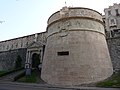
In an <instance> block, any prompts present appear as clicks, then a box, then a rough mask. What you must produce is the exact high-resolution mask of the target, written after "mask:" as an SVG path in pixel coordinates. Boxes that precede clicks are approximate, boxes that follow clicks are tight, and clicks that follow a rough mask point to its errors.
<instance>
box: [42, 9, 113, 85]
mask: <svg viewBox="0 0 120 90" xmlns="http://www.w3.org/2000/svg"><path fill="white" fill-rule="evenodd" d="M63 9H64V8H63ZM63 11H64V10H63ZM61 14H62V15H61ZM64 15H65V16H64ZM47 32H48V37H47V44H46V48H45V54H44V58H43V63H42V71H41V78H42V79H43V80H44V81H45V82H47V83H48V84H52V85H80V84H87V83H92V82H97V81H101V80H104V79H106V78H108V77H110V76H111V75H112V73H113V70H112V69H113V68H112V63H111V60H110V56H109V51H108V47H107V43H106V39H105V33H104V26H103V21H102V16H101V15H100V14H99V13H98V12H96V11H94V10H91V9H87V8H68V9H67V8H66V11H65V12H61V11H60V12H56V13H55V14H53V15H52V16H51V17H50V18H49V20H48V28H47Z"/></svg>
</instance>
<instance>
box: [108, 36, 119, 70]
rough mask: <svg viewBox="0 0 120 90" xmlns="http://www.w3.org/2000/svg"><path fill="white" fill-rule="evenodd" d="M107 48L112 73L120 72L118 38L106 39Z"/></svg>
mask: <svg viewBox="0 0 120 90" xmlns="http://www.w3.org/2000/svg"><path fill="white" fill-rule="evenodd" d="M107 42H108V48H109V52H110V56H111V60H112V64H113V69H114V72H118V71H120V37H116V38H108V39H107Z"/></svg>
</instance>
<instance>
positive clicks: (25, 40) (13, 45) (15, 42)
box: [0, 32, 46, 52]
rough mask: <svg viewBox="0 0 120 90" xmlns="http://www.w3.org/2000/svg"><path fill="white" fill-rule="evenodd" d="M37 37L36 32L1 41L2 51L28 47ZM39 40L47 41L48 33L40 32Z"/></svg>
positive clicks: (0, 49) (0, 50) (0, 47)
mask: <svg viewBox="0 0 120 90" xmlns="http://www.w3.org/2000/svg"><path fill="white" fill-rule="evenodd" d="M34 39H35V34H32V35H28V36H24V37H20V38H15V39H10V40H6V41H1V42H0V52H2V51H9V50H15V49H20V48H27V46H28V45H29V44H30V43H32V42H33V41H34ZM38 41H42V42H46V33H45V32H43V33H38Z"/></svg>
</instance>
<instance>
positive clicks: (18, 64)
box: [15, 55, 22, 69]
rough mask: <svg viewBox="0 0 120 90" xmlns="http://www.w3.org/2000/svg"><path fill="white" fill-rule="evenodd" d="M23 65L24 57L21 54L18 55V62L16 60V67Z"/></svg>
mask: <svg viewBox="0 0 120 90" xmlns="http://www.w3.org/2000/svg"><path fill="white" fill-rule="evenodd" d="M21 67H22V58H21V57H20V55H18V56H17V59H16V62H15V69H17V68H21Z"/></svg>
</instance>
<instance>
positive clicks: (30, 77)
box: [17, 70, 37, 83]
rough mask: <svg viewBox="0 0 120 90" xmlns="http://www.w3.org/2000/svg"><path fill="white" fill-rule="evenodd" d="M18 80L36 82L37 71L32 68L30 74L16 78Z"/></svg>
mask: <svg viewBox="0 0 120 90" xmlns="http://www.w3.org/2000/svg"><path fill="white" fill-rule="evenodd" d="M17 81H18V82H25V83H36V82H37V71H36V70H33V71H32V73H31V75H28V76H24V77H22V78H20V79H18V80H17Z"/></svg>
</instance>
